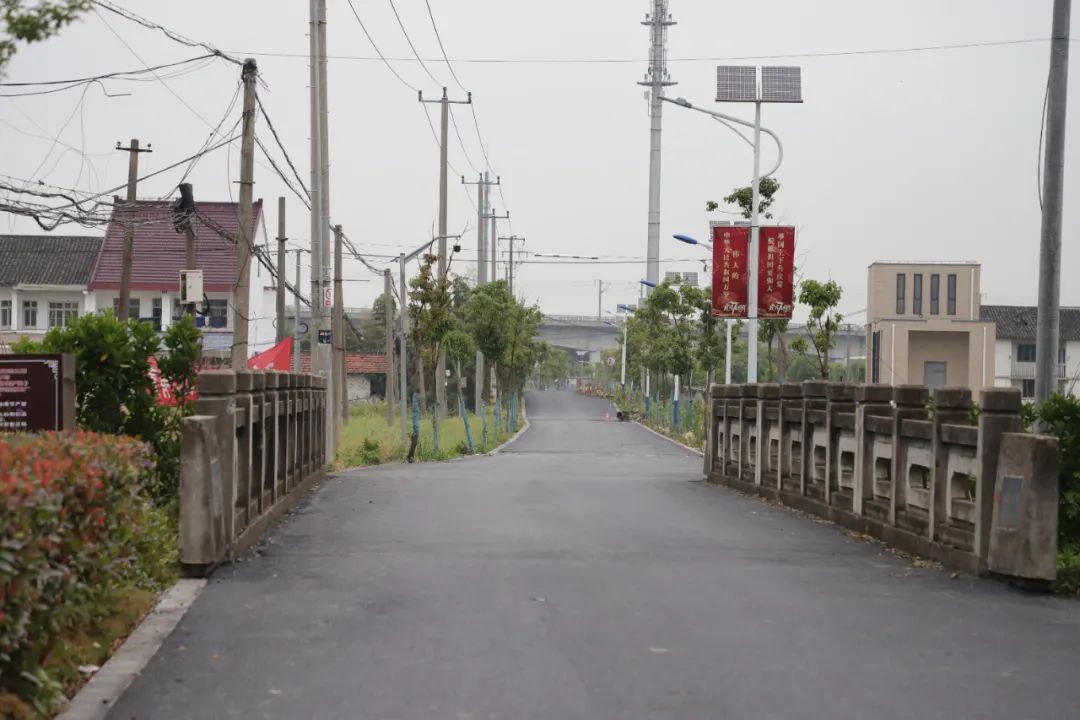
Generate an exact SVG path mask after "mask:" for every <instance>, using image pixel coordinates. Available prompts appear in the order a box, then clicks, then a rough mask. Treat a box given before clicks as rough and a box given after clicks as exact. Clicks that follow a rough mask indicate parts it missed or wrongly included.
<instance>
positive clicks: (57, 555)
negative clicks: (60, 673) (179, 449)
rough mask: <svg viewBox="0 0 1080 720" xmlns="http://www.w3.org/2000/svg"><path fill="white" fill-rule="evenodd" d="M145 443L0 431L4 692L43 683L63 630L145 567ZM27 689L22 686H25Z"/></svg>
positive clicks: (148, 464)
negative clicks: (45, 668)
mask: <svg viewBox="0 0 1080 720" xmlns="http://www.w3.org/2000/svg"><path fill="white" fill-rule="evenodd" d="M153 466H154V465H153V462H152V461H151V459H150V454H149V450H148V448H147V446H146V445H144V444H143V443H141V442H139V441H137V440H134V439H132V438H125V437H114V436H108V435H97V434H94V433H88V432H75V433H43V434H38V435H6V436H0V691H2V690H11V691H14V692H16V694H23V695H24V696H25V694H26V693H25V691H26V690H27V684H28V683H29V684H30V685H41V683H42V682H43V681H47V680H48V678H47V677H42V674H43V672H44V671H43V670H42V664H43V663H44V662H45V659H46V658H47V657H48V655H49V653H50V652H52V650H53V647H54V645H55V643H56V642H57V640H58V637H59V635H60V633H61V632H62V631H63V630H64V629H65V628H67V627H71V626H72V625H73V624H76V623H78V622H80V621H85V620H87V619H88V618H90V617H92V616H93V615H94V613H95V612H100V608H96V607H95V603H100V599H101V598H102V597H103V592H104V591H106V589H109V588H112V587H115V586H116V584H118V583H129V584H130V583H137V582H138V580H139V578H140V576H144V577H145V574H146V569H145V566H144V560H143V558H142V557H140V553H141V552H145V549H144V548H142V547H141V545H142V544H143V543H145V539H146V538H145V534H146V533H145V530H146V528H147V526H148V523H149V522H151V521H152V517H153V513H152V512H150V511H151V510H152V507H151V506H150V504H149V501H148V500H147V499H145V498H144V495H143V494H142V493H141V492H140V488H141V487H142V485H143V483H144V482H145V476H146V475H147V474H148V473H150V472H152V470H153ZM20 690H22V691H24V692H22V693H20Z"/></svg>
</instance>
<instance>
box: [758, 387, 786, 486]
mask: <svg viewBox="0 0 1080 720" xmlns="http://www.w3.org/2000/svg"><path fill="white" fill-rule="evenodd" d="M757 400H758V401H757V430H756V433H757V457H756V460H757V462H756V463H755V466H754V484H755V485H764V484H765V481H766V479H767V478H768V475H769V471H772V472H776V481H777V482H778V481H779V479H780V474H779V472H777V468H775V467H773V465H772V462H771V460H770V457H771V453H770V447H771V443H770V440H769V438H770V436H771V434H772V433H771V432H770V427H771V421H770V420H769V417H768V416H769V412H770V411H774V412H778V411H779V409H780V386H779V385H774V384H771V383H763V384H761V385H758V386H757ZM780 452H781V451H780V450H777V455H779V453H780ZM778 459H779V458H778ZM778 464H779V463H778Z"/></svg>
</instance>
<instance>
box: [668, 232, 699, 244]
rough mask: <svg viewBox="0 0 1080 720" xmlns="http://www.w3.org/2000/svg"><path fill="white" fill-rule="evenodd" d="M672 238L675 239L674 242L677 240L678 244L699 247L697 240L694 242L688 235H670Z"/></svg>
mask: <svg viewBox="0 0 1080 720" xmlns="http://www.w3.org/2000/svg"><path fill="white" fill-rule="evenodd" d="M672 237H673V238H675V239H676V240H678V241H679V242H684V243H686V244H687V245H700V244H701V243H699V242H698V241H697V240H695V239H694V238H692V237H690V236H689V235H680V234H678V233H676V234H675V235H672Z"/></svg>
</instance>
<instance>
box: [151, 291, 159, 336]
mask: <svg viewBox="0 0 1080 720" xmlns="http://www.w3.org/2000/svg"><path fill="white" fill-rule="evenodd" d="M150 318H151V319H152V320H153V321H154V329H155V330H158V331H160V330H161V298H159V297H156V298H151V299H150Z"/></svg>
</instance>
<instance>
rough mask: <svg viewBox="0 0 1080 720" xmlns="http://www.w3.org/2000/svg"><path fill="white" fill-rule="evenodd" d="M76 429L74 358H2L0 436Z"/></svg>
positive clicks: (24, 356)
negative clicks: (6, 433) (0, 434)
mask: <svg viewBox="0 0 1080 720" xmlns="http://www.w3.org/2000/svg"><path fill="white" fill-rule="evenodd" d="M74 429H75V356H74V355H71V354H63V355H2V356H0V432H42V431H48V430H54V431H59V430H74Z"/></svg>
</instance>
